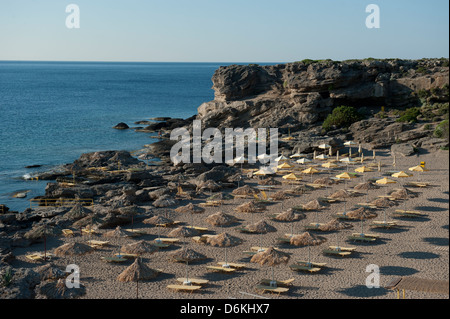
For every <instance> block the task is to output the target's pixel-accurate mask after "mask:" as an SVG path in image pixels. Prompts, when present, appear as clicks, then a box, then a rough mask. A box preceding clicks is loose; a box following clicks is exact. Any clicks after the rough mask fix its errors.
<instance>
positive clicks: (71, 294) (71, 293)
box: [39, 279, 86, 299]
mask: <svg viewBox="0 0 450 319" xmlns="http://www.w3.org/2000/svg"><path fill="white" fill-rule="evenodd" d="M39 292H40V293H41V294H42V295H44V296H46V297H47V298H49V299H73V298H77V297H79V296H82V295H84V294H86V288H85V287H84V286H82V285H80V287H79V288H76V289H69V288H68V287H67V286H66V281H65V280H64V279H58V280H57V281H54V280H51V281H48V282H44V283H42V284H40V285H39Z"/></svg>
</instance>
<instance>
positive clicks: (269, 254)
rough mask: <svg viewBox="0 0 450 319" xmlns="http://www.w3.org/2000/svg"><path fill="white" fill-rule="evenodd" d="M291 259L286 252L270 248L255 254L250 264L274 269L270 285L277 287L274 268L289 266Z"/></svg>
mask: <svg viewBox="0 0 450 319" xmlns="http://www.w3.org/2000/svg"><path fill="white" fill-rule="evenodd" d="M290 258H291V257H290V256H289V255H288V254H286V253H285V252H282V251H279V250H276V249H275V248H273V247H269V248H268V249H266V250H264V251H260V252H258V253H257V254H255V255H254V256H253V257H252V258H251V259H250V262H253V263H258V264H260V265H268V266H270V267H272V281H271V282H270V285H271V286H276V281H275V275H274V267H275V266H277V265H280V264H287V263H288V261H289V259H290Z"/></svg>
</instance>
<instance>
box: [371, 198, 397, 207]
mask: <svg viewBox="0 0 450 319" xmlns="http://www.w3.org/2000/svg"><path fill="white" fill-rule="evenodd" d="M370 205H372V206H375V207H378V208H386V207H392V206H395V205H396V204H395V202H394V201H392V200H389V199H387V198H377V199H375V200H373V201H372V202H370Z"/></svg>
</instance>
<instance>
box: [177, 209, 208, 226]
mask: <svg viewBox="0 0 450 319" xmlns="http://www.w3.org/2000/svg"><path fill="white" fill-rule="evenodd" d="M204 211H205V209H204V208H202V207H195V205H194V204H192V203H189V204H187V205H186V206H180V207H178V208H176V209H175V212H177V213H183V214H191V224H192V226H193V225H194V214H198V213H203V212H204Z"/></svg>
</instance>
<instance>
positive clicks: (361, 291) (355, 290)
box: [338, 285, 389, 298]
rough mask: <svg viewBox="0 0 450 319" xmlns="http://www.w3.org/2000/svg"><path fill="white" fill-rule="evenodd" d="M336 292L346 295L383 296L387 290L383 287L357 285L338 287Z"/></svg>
mask: <svg viewBox="0 0 450 319" xmlns="http://www.w3.org/2000/svg"><path fill="white" fill-rule="evenodd" d="M338 292H339V293H341V294H343V295H346V296H348V297H363V298H372V297H381V296H385V295H386V294H387V293H388V292H389V290H387V289H386V288H383V287H380V288H368V287H367V286H364V285H358V286H354V287H350V288H344V289H340V290H338Z"/></svg>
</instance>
